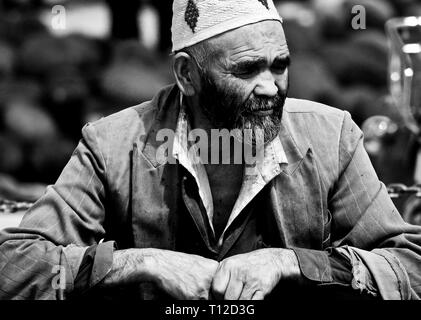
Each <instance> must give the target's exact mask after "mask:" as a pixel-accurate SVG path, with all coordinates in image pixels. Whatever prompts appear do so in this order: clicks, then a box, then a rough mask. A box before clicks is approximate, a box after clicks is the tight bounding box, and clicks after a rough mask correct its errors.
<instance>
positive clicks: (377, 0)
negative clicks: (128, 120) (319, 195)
mask: <svg viewBox="0 0 421 320" xmlns="http://www.w3.org/2000/svg"><path fill="white" fill-rule="evenodd" d="M275 3H276V5H277V7H278V9H279V11H280V13H281V15H282V16H283V18H284V25H285V27H284V28H285V31H286V34H287V39H288V43H289V46H290V51H291V54H292V66H291V69H290V78H291V87H290V97H295V98H302V99H310V100H314V101H318V102H322V103H325V104H328V105H331V106H334V107H337V108H340V109H343V110H347V111H349V112H350V113H351V115H352V116H353V119H354V120H355V121H356V123H357V124H358V125H360V126H362V127H364V126H365V127H366V128H368V129H367V130H368V131H370V130H371V129H372V127H373V126H372V123H373V122H371V127H370V123H369V124H368V125H367V123H366V120H367V119H369V118H370V117H372V116H376V118H375V119H376V121H377V122H376V124H377V126H375V127H376V128H377V129H378V130H380V131H382V130H383V131H382V132H381V134H380V135H381V139H374V140H373V141H370V139H368V140H367V145H366V147H367V150H368V151H369V154H370V157H371V158H372V161H373V164H374V166H375V168H376V170H377V172H378V175H379V176H380V178H381V179H382V180H383V181H384V182H385V183H386V184H389V183H392V182H401V183H405V184H411V183H412V182H413V171H414V165H415V158H416V156H415V155H416V153H417V151H418V147H419V144H418V140H417V137H415V136H414V135H413V134H411V132H410V131H409V130H408V129H406V127H405V125H404V124H403V123H402V119H401V117H400V114H399V108H398V107H397V106H396V105H395V104H394V103H393V101H392V99H391V97H390V93H389V86H388V79H389V73H388V59H389V58H388V57H389V53H388V41H387V37H386V33H385V23H386V21H387V20H389V19H390V18H393V17H399V16H421V3H420V1H418V0H358V1H353V0H302V1H292V0H290V1H275ZM355 5H362V6H363V7H364V8H365V11H366V19H365V22H366V26H365V29H355V28H352V19H353V18H354V17H355V14H354V13H352V8H353V7H354V6H355ZM171 7H172V1H171V0H159V1H158V0H155V1H152V0H149V1H148V0H143V1H142V0H124V1H120V2H117V1H116V0H107V1H105V0H104V1H100V0H83V1H77V0H72V1H54V0H0V199H9V200H18V201H34V200H36V199H37V198H38V197H39V196H40V195H42V193H43V192H44V188H45V185H46V184H51V183H54V182H55V180H56V179H57V177H58V175H59V174H60V172H61V170H62V169H63V167H64V166H65V164H66V163H67V161H68V160H69V157H70V156H71V154H72V152H73V150H74V148H75V147H76V144H77V143H78V140H79V139H80V130H81V128H82V126H83V125H84V124H85V123H86V122H88V121H94V120H96V119H99V118H100V117H103V116H106V115H109V114H111V113H113V112H117V111H119V110H121V109H123V108H126V107H129V106H131V105H135V104H138V103H140V102H143V101H145V100H149V99H150V98H152V97H153V96H154V94H155V93H156V92H157V91H158V90H159V89H160V88H162V87H163V86H164V85H166V84H170V83H172V82H173V79H172V75H171V73H170V57H169V53H170V48H171V33H170V27H171V14H172V8H171ZM62 9H65V12H63V11H62ZM379 116H382V117H379ZM370 128H371V129H370ZM374 136H376V134H374ZM0 204H1V203H0ZM0 209H1V208H0Z"/></svg>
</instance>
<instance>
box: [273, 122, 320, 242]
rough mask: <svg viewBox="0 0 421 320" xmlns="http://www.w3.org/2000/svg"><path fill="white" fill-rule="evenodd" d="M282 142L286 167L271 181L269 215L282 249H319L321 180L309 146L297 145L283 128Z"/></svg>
mask: <svg viewBox="0 0 421 320" xmlns="http://www.w3.org/2000/svg"><path fill="white" fill-rule="evenodd" d="M280 135H281V141H282V145H283V147H284V149H285V153H286V156H287V159H288V162H289V164H288V165H287V166H285V167H284V168H283V170H282V172H281V174H280V175H279V176H277V178H276V179H274V180H273V183H272V187H271V190H270V200H271V201H270V203H271V209H270V210H271V211H273V217H274V219H275V222H276V225H277V230H278V231H279V237H280V239H281V243H282V244H283V245H284V246H285V247H292V246H297V247H311V248H320V247H321V244H322V241H323V206H322V203H323V202H322V190H321V185H320V177H319V174H318V170H317V166H316V162H315V158H314V154H313V151H312V149H311V146H309V145H308V144H306V143H300V144H299V145H298V144H297V143H296V141H295V140H294V139H293V138H292V135H291V134H290V132H289V130H288V128H287V126H285V125H283V126H282V129H281V132H280Z"/></svg>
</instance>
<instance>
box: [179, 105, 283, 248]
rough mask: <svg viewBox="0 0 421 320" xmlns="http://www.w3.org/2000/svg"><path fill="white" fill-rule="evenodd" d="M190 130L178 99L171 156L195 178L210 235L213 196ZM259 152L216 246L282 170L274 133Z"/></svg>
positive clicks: (280, 149) (247, 168)
mask: <svg viewBox="0 0 421 320" xmlns="http://www.w3.org/2000/svg"><path fill="white" fill-rule="evenodd" d="M190 131H191V126H190V121H189V118H188V114H187V112H186V107H185V105H184V104H183V102H182V99H181V105H180V113H179V116H178V120H177V128H176V131H175V136H174V145H173V149H172V150H173V153H172V155H173V157H174V158H175V159H178V161H179V163H180V164H181V165H182V166H183V167H184V168H185V169H186V170H187V171H188V172H189V173H190V174H191V175H192V176H193V177H194V179H195V181H196V183H197V186H198V189H199V190H198V192H199V195H200V198H201V200H202V202H203V205H204V207H205V209H206V213H207V216H208V219H209V225H210V227H211V230H212V232H213V235H215V231H214V228H213V210H214V209H213V199H212V192H211V189H210V185H209V180H208V175H207V173H206V169H205V167H204V165H203V163H202V162H201V161H200V160H201V158H200V156H199V154H198V152H197V149H196V148H195V146H196V145H194V144H192V143H191V141H190V140H191V139H189V133H190ZM218 151H219V150H218ZM262 155H263V159H257V161H256V162H255V163H254V165H253V164H252V165H246V166H245V167H244V174H243V183H242V186H241V189H240V193H239V195H238V198H237V200H236V202H235V204H234V207H233V209H232V212H231V214H230V216H229V219H228V222H227V225H226V226H225V229H224V231H223V232H222V234H221V236H220V238H219V240H218V245H219V246H221V245H222V241H223V238H224V236H225V232H226V231H227V229H228V228H229V226H230V225H231V224H232V222H233V221H234V220H235V218H236V217H237V216H238V215H239V214H240V213H241V211H242V210H243V209H244V208H245V207H246V206H247V204H249V203H250V201H252V200H253V198H254V197H255V196H256V195H257V194H258V193H259V192H260V191H261V190H262V189H263V188H264V187H265V186H266V185H267V184H268V183H269V182H270V181H271V180H272V179H273V178H274V177H276V176H277V175H278V174H280V173H281V166H282V165H286V164H288V159H287V157H286V154H285V151H284V148H283V147H282V143H281V139H280V138H279V136H276V138H275V139H274V140H272V141H271V142H270V143H268V144H266V145H265V146H264V150H263V152H262Z"/></svg>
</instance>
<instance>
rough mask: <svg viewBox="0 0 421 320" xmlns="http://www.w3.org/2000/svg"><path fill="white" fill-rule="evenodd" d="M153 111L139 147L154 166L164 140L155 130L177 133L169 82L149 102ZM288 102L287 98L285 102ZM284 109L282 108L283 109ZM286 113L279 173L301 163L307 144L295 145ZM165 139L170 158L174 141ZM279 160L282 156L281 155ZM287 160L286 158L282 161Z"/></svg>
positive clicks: (175, 95)
mask: <svg viewBox="0 0 421 320" xmlns="http://www.w3.org/2000/svg"><path fill="white" fill-rule="evenodd" d="M150 103H151V109H152V110H153V112H154V117H152V119H151V122H150V123H145V124H144V125H145V128H146V129H145V131H146V132H147V133H146V134H142V135H141V136H140V137H139V147H140V150H141V153H142V154H143V155H144V157H145V158H146V159H147V160H148V161H149V163H150V164H152V166H153V167H154V168H157V167H159V166H161V165H162V164H163V162H162V161H160V160H159V159H157V150H158V148H159V147H160V146H162V144H163V141H158V140H157V133H158V132H159V131H160V130H168V131H171V132H174V133H175V132H176V130H177V124H178V120H179V114H180V91H179V89H178V87H177V85H171V86H168V87H166V88H164V89H163V90H161V91H160V92H159V93H158V94H157V95H156V96H155V97H154V98H153V100H152V101H151V102H150ZM286 103H288V99H287V102H286ZM284 109H285V108H284ZM288 123H289V114H288V113H287V112H285V111H284V118H283V120H282V124H281V130H280V132H279V138H280V142H281V143H282V147H283V149H284V152H285V156H286V159H287V162H288V163H283V164H282V172H284V173H285V174H287V175H292V174H293V173H294V172H295V171H296V169H297V168H298V167H299V165H300V164H301V162H302V160H303V158H304V155H306V154H307V151H308V149H309V146H308V145H307V144H305V145H300V146H298V145H297V143H296V141H295V140H294V138H293V136H292V134H291V132H290V129H289V128H288ZM170 140H171V141H168V145H169V147H170V150H169V156H170V157H173V149H172V146H173V142H174V141H173V140H174V136H173V137H172V139H170ZM280 159H282V157H281V158H280ZM285 162H286V161H285Z"/></svg>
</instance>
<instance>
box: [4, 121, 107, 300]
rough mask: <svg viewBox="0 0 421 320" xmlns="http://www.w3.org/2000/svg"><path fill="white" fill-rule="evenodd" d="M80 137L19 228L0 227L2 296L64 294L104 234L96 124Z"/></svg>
mask: <svg viewBox="0 0 421 320" xmlns="http://www.w3.org/2000/svg"><path fill="white" fill-rule="evenodd" d="M82 136H83V138H82V140H81V141H80V143H79V144H78V146H77V148H76V149H75V151H74V153H73V155H72V157H71V159H70V160H69V162H68V164H67V165H66V167H65V168H64V170H63V172H62V173H61V175H60V177H59V178H58V180H57V182H56V183H55V184H54V185H53V186H49V187H48V188H47V190H46V192H45V194H44V196H43V197H42V198H41V199H40V200H38V201H37V202H36V203H35V204H34V205H33V207H32V208H31V209H30V210H29V211H28V212H27V213H26V214H25V216H24V218H23V220H22V222H21V224H20V226H19V228H10V229H5V230H3V231H0V299H63V298H66V296H68V295H69V293H71V292H72V290H73V285H74V280H75V277H76V275H77V273H78V269H79V266H80V263H81V261H82V258H83V256H84V253H85V251H86V249H87V248H88V247H89V246H91V245H94V244H97V243H99V242H100V240H101V239H103V238H104V237H105V230H104V228H103V222H104V216H105V208H104V198H105V189H106V164H105V161H104V159H103V157H102V155H101V152H100V151H99V148H98V146H97V142H96V140H97V139H96V133H95V129H94V127H93V126H92V125H89V124H88V125H86V126H85V127H84V128H83V130H82ZM101 246H104V247H106V248H112V247H113V246H110V245H108V244H106V243H105V244H101ZM110 250H111V249H110ZM109 268H111V265H110V266H109ZM103 272H107V270H103Z"/></svg>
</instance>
